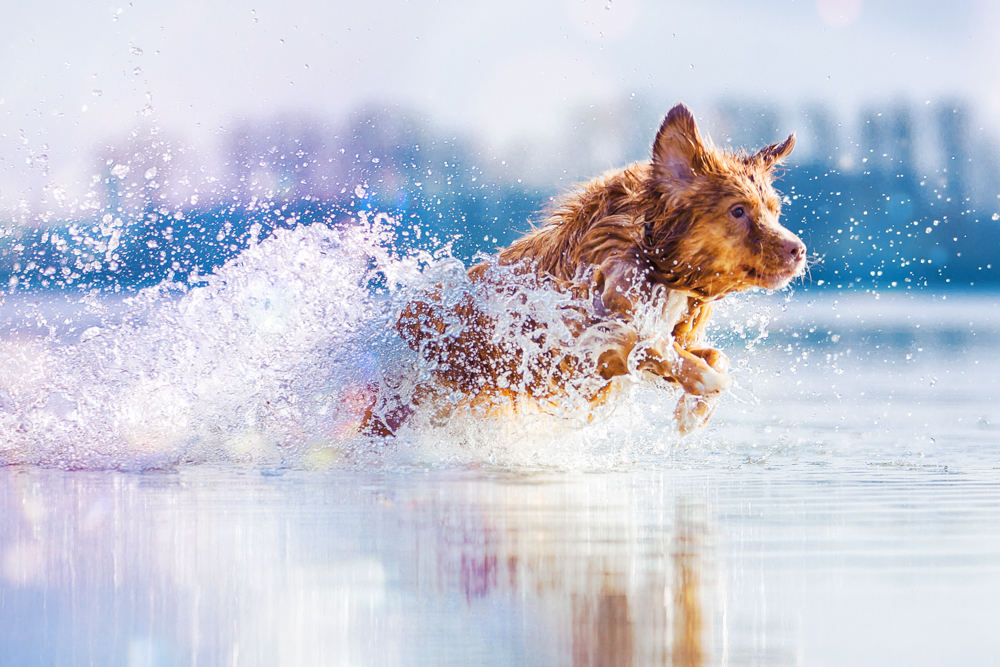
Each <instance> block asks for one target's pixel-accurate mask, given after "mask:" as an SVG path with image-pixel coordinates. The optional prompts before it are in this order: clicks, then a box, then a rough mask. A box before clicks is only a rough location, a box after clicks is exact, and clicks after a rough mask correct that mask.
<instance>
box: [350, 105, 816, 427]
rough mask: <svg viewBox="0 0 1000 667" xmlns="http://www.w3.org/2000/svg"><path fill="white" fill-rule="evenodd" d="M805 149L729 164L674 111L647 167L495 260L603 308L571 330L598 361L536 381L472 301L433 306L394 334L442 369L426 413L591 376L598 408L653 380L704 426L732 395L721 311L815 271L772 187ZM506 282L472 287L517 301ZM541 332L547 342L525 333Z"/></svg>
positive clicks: (394, 420)
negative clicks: (711, 324)
mask: <svg viewBox="0 0 1000 667" xmlns="http://www.w3.org/2000/svg"><path fill="white" fill-rule="evenodd" d="M794 143H795V139H794V135H793V136H789V137H788V139H786V140H785V141H783V142H780V143H776V144H773V145H770V146H767V147H766V148H764V149H762V150H760V151H758V152H757V153H754V154H748V153H730V152H725V151H722V150H718V149H716V148H714V147H713V146H712V145H711V144H710V143H709V142H707V141H706V140H705V139H703V138H702V137H701V135H700V134H699V132H698V128H697V126H696V124H695V120H694V117H693V115H692V114H691V112H690V111H689V110H688V109H687V107H685V106H683V105H677V106H676V107H674V108H673V109H671V111H670V113H669V114H668V115H667V117H666V118H665V119H664V121H663V123H662V125H661V127H660V129H659V131H658V132H657V135H656V138H655V139H654V142H653V151H652V159H651V160H650V161H649V162H645V163H638V164H633V165H630V166H628V167H626V168H624V169H620V170H617V171H614V172H610V173H608V174H605V175H604V176H601V177H599V178H597V179H595V180H593V181H591V182H589V183H586V184H584V185H582V186H581V187H579V188H578V189H576V190H575V191H573V192H571V193H569V194H568V195H567V196H566V197H564V198H563V199H562V201H561V202H560V203H559V204H558V205H557V206H556V207H555V208H554V209H553V210H552V211H550V212H549V214H548V215H547V219H546V220H545V223H544V224H543V225H542V226H541V227H539V228H538V229H536V230H534V231H532V232H530V233H528V234H526V235H525V236H523V237H521V238H520V239H518V240H517V241H515V242H514V243H513V244H512V245H511V246H510V247H508V248H506V249H504V250H502V251H501V252H500V253H499V255H498V257H497V262H498V263H499V264H500V265H502V266H508V267H515V271H514V272H513V274H514V275H517V276H519V278H518V279H519V280H522V279H523V280H531V281H542V282H544V283H545V284H546V285H548V286H550V287H551V288H552V289H556V290H562V291H567V292H570V293H572V294H573V295H574V296H578V297H581V298H585V299H589V300H590V301H591V302H592V303H593V304H594V308H593V310H592V311H590V312H588V313H586V314H581V313H575V314H574V315H575V317H573V318H570V320H571V321H572V326H573V327H575V329H574V333H575V335H578V336H581V337H585V340H586V341H587V343H588V347H589V349H590V350H591V351H592V354H590V355H588V356H590V357H591V358H590V359H589V360H588V359H581V358H580V356H579V355H572V354H561V353H560V352H559V351H550V352H548V353H547V357H546V358H545V359H542V360H539V363H536V364H533V365H532V368H537V372H535V371H529V375H530V376H529V377H525V374H524V373H523V372H522V370H520V369H522V368H523V366H522V365H521V364H520V357H519V351H518V350H511V349H510V346H509V345H504V344H503V342H502V341H501V342H497V341H494V340H492V338H491V336H490V335H489V332H490V331H491V324H492V323H491V321H490V320H489V318H488V317H487V316H486V315H484V314H483V312H482V311H481V310H479V309H478V308H477V305H476V303H475V299H474V298H473V297H472V296H471V295H466V296H465V297H464V298H463V299H462V300H461V301H460V302H459V303H458V304H457V305H454V306H450V307H449V309H448V311H447V312H445V311H444V310H442V308H444V306H442V301H441V295H440V294H429V295H428V296H427V298H426V299H425V300H421V301H415V302H413V303H411V304H410V305H409V306H408V307H407V308H406V309H405V310H404V311H403V313H402V314H401V315H400V318H399V320H398V322H397V324H396V328H397V330H398V331H399V333H400V335H401V336H402V337H403V338H404V340H406V341H407V342H408V343H409V344H410V345H411V347H413V348H414V349H416V350H419V351H420V352H421V353H422V354H423V355H424V356H425V357H426V358H428V359H429V360H430V361H432V362H433V363H434V364H435V366H436V368H437V370H436V377H435V380H436V384H437V386H438V388H437V389H435V388H432V387H430V386H427V387H424V388H422V389H421V390H420V391H419V392H418V395H417V396H416V398H415V400H416V401H417V402H420V401H426V400H434V396H435V395H436V394H439V393H440V392H441V391H442V390H446V391H448V392H455V391H457V392H460V393H462V394H464V395H465V396H467V397H468V400H469V402H471V403H476V404H480V405H481V404H496V403H497V402H498V400H499V399H515V400H516V399H518V398H521V396H519V394H523V393H527V394H528V395H529V396H530V397H531V398H532V399H534V400H543V401H558V400H559V397H560V395H561V394H562V393H563V391H564V387H565V386H566V384H567V383H570V382H571V381H572V380H573V378H574V377H576V376H577V375H579V374H581V373H590V374H594V375H596V376H597V378H599V380H600V382H598V384H599V385H600V387H601V388H600V389H598V390H597V391H594V392H593V395H592V396H591V400H592V401H593V402H594V403H598V402H600V401H602V400H604V398H605V397H606V395H607V390H608V389H609V388H610V386H611V383H612V381H613V380H614V378H616V377H618V376H623V375H628V374H633V373H634V371H641V372H646V373H651V374H653V375H654V376H657V377H659V378H663V379H665V380H668V381H670V382H674V383H677V384H679V385H680V386H681V388H682V389H683V390H684V392H685V395H684V396H683V397H682V398H681V401H680V403H678V408H677V411H676V413H675V414H676V416H677V419H678V425H679V427H680V429H681V430H682V431H687V430H690V429H691V428H695V427H697V426H700V425H701V424H703V423H704V421H705V420H706V419H707V418H708V416H709V414H710V413H711V411H712V409H713V408H714V404H715V399H716V398H717V397H718V395H719V394H720V393H721V392H722V391H723V390H725V389H726V388H727V387H728V385H729V376H728V361H727V360H726V357H725V355H723V354H722V353H721V352H719V351H718V350H715V349H712V348H708V347H705V345H704V332H705V327H706V325H707V323H708V321H709V319H710V316H711V310H712V304H713V303H714V302H715V301H717V300H718V299H720V298H722V297H724V296H726V295H727V294H730V293H733V292H737V291H740V290H744V289H747V288H749V287H763V288H779V287H782V286H784V285H785V284H787V283H788V281H789V280H791V279H793V278H794V277H796V276H798V275H800V274H801V272H802V271H803V269H804V267H805V246H804V245H803V244H802V242H801V241H799V240H798V238H797V237H796V236H795V235H794V234H792V233H791V232H790V231H788V230H787V229H785V228H784V227H782V226H781V225H780V224H779V223H778V216H779V214H780V209H781V200H780V198H779V197H778V195H777V193H776V192H775V191H774V188H773V186H772V179H773V172H774V169H775V166H776V165H777V164H778V163H779V162H780V161H781V160H782V159H784V158H785V157H786V156H787V155H788V154H789V153H790V152H791V150H792V148H793V146H794ZM738 213H742V215H739V216H737V214H738ZM494 268H495V267H491V266H490V265H488V264H480V265H477V266H475V267H473V268H472V269H470V271H469V276H470V278H471V279H472V280H473V282H474V283H476V284H479V285H480V286H483V285H485V286H486V288H488V289H495V290H505V289H511V288H512V286H511V285H510V284H506V283H508V282H509V281H511V280H512V278H511V275H512V274H511V272H509V271H508V272H507V273H502V272H497V271H496V270H494ZM650 306H651V307H652V310H653V311H654V312H655V313H657V317H656V318H654V320H655V321H654V322H653V323H652V324H650V322H649V321H648V318H646V321H645V322H639V321H638V320H637V319H636V313H637V312H638V311H639V310H642V311H643V312H647V311H648V310H649V307H650ZM445 320H451V321H454V320H458V321H460V322H461V323H462V325H463V326H462V327H461V332H460V333H459V334H457V335H452V334H447V333H446V325H445ZM532 326H534V327H538V328H540V329H544V327H542V326H541V325H539V324H538V323H535V322H529V323H527V324H526V327H527V328H529V329H530V328H531V327H532ZM528 333H529V334H532V335H544V330H540V331H529V332H528ZM597 378H595V379H597ZM511 386H515V387H517V388H518V389H516V390H512V389H510V387H511ZM382 404H383V408H384V404H385V401H384V400H383V401H382ZM381 412H382V413H381V416H376V415H375V414H374V410H373V409H370V410H369V412H368V414H367V415H366V418H365V428H367V429H368V430H370V431H373V432H380V433H389V432H392V431H393V430H394V429H395V428H396V427H397V426H398V424H399V423H400V422H402V421H403V420H404V419H405V418H406V416H408V414H409V412H410V408H409V406H406V405H399V406H395V407H390V408H388V409H387V410H386V409H383V410H382V411H381Z"/></svg>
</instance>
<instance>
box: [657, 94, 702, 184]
mask: <svg viewBox="0 0 1000 667" xmlns="http://www.w3.org/2000/svg"><path fill="white" fill-rule="evenodd" d="M707 153H708V151H707V149H706V148H705V143H704V142H703V141H702V139H701V135H700V134H698V126H697V125H696V124H695V122H694V114H692V113H691V110H690V109H688V108H687V107H686V106H684V105H683V104H678V105H677V106H675V107H674V108H673V109H671V110H670V112H669V113H668V114H667V117H666V118H664V119H663V123H662V124H661V125H660V129H659V131H658V132H657V133H656V139H655V140H654V141H653V177H654V178H655V179H656V180H657V182H658V183H659V184H662V185H663V186H666V187H668V188H671V187H685V186H687V185H689V184H690V183H691V182H692V181H693V180H694V179H695V178H696V177H697V176H698V175H699V174H701V173H702V172H703V170H704V167H705V157H706V155H707Z"/></svg>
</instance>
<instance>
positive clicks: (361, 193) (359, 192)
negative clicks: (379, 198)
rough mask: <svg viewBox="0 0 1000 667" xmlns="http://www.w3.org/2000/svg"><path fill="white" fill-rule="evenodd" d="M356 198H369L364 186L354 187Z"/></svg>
mask: <svg viewBox="0 0 1000 667" xmlns="http://www.w3.org/2000/svg"><path fill="white" fill-rule="evenodd" d="M354 196H355V197H357V198H358V199H364V198H365V197H367V196H368V192H367V191H366V190H365V188H364V186H362V185H355V186H354Z"/></svg>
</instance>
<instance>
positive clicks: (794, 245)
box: [785, 238, 806, 264]
mask: <svg viewBox="0 0 1000 667" xmlns="http://www.w3.org/2000/svg"><path fill="white" fill-rule="evenodd" d="M785 255H786V256H787V257H788V259H789V261H790V262H791V263H793V264H797V263H799V262H801V261H802V260H803V259H804V258H805V256H806V244H805V243H803V242H802V241H800V240H799V239H796V238H792V239H788V240H787V241H785Z"/></svg>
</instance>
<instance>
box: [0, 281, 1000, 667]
mask: <svg viewBox="0 0 1000 667" xmlns="http://www.w3.org/2000/svg"><path fill="white" fill-rule="evenodd" d="M754 299H757V300H760V302H761V303H764V302H766V303H767V304H769V305H768V306H767V308H768V309H769V312H771V314H772V315H773V318H774V321H773V322H772V323H771V325H770V328H769V331H770V334H769V335H768V336H767V337H766V338H764V339H763V340H762V341H760V342H758V343H756V344H754V345H751V346H750V348H749V349H746V350H743V349H738V350H734V349H733V347H734V346H736V344H737V343H736V341H737V339H736V338H727V336H726V334H725V331H722V332H720V333H719V337H720V339H721V343H722V346H723V347H724V348H725V349H726V350H727V351H728V352H732V354H731V356H733V358H734V361H735V362H736V365H737V368H738V371H737V380H738V382H739V384H738V386H737V388H736V389H735V390H734V392H733V395H732V396H731V397H729V398H728V399H727V401H726V402H725V403H724V404H723V406H722V407H721V408H720V410H719V412H718V413H717V415H716V416H715V418H714V420H713V423H712V426H710V428H709V429H708V430H707V431H705V432H703V433H701V434H699V435H698V436H696V437H694V438H690V439H687V440H683V441H679V442H678V441H676V439H673V438H672V437H671V436H669V434H667V433H666V430H665V429H666V426H665V425H664V431H663V433H664V434H663V435H662V438H661V440H662V441H663V443H664V444H662V446H660V447H650V446H645V445H644V446H643V447H636V445H635V440H636V439H637V437H638V436H637V435H636V433H637V432H638V431H639V430H640V426H634V427H630V426H629V423H630V422H629V418H630V417H629V415H630V414H631V413H629V412H628V411H626V414H625V418H618V419H617V421H616V417H615V416H614V415H612V416H611V417H609V420H608V422H607V423H608V424H611V425H612V426H613V428H608V427H607V425H605V427H604V428H603V429H601V428H599V427H597V426H595V427H594V428H595V429H598V431H596V433H597V435H594V436H593V437H591V438H589V439H588V438H583V439H582V440H580V442H582V443H583V444H582V445H580V449H581V451H580V452H579V455H578V456H570V455H567V454H566V453H565V452H562V453H561V454H560V456H559V457H557V458H554V459H553V460H547V459H546V458H545V456H544V454H543V455H538V452H537V451H534V450H542V451H543V452H544V451H545V450H547V449H548V448H551V449H554V450H560V447H565V443H566V442H573V443H576V442H577V440H574V439H573V438H577V439H579V434H570V435H567V434H560V433H556V432H554V433H552V434H551V435H548V436H546V435H544V434H542V435H537V434H536V436H535V437H534V438H533V439H530V440H528V441H526V442H522V443H521V444H519V445H518V446H519V447H520V449H519V450H518V452H517V453H516V454H514V453H511V452H510V451H504V450H503V447H504V445H505V443H503V442H499V443H492V444H491V445H490V446H491V447H494V449H489V450H488V452H486V451H484V452H480V453H479V455H478V456H477V455H476V453H475V452H473V453H471V454H470V453H469V452H468V451H466V450H469V449H472V450H475V449H476V448H477V447H483V446H484V445H483V442H482V439H481V438H480V439H479V440H476V439H473V440H472V441H471V444H469V443H465V444H462V443H453V445H454V446H453V447H452V448H451V449H448V450H445V451H446V453H442V451H441V450H440V449H436V448H433V447H431V448H427V447H424V448H422V449H421V452H422V453H421V454H420V455H414V456H407V457H404V458H400V457H392V456H388V455H386V456H384V457H380V456H375V457H374V458H373V459H372V460H366V461H363V462H358V461H354V462H344V461H337V460H333V459H330V460H328V461H326V462H325V463H324V464H323V465H319V464H315V463H314V464H313V465H310V466H301V465H299V466H283V465H274V464H273V462H269V461H266V462H264V463H261V462H260V461H251V462H247V463H240V462H239V461H236V460H224V461H209V462H207V463H201V464H186V465H185V464H181V465H175V466H167V468H168V469H167V470H159V471H157V470H147V471H145V472H115V471H108V470H72V471H67V470H61V469H54V468H51V467H40V466H34V465H25V464H18V465H8V466H6V467H3V468H0V663H2V664H11V665H51V664H67V665H76V664H94V665H187V664H198V665H223V664H225V665H229V664H234V665H235V664H238V665H258V664H259V665H272V664H285V665H300V664H301V665H338V664H344V665H361V664H392V665H397V664H401V665H425V664H430V665H439V664H455V665H467V664H496V665H510V664H537V665H551V664H591V665H600V664H615V665H625V664H636V665H645V664H661V663H670V664H682V665H697V664H727V665H744V664H759V665H785V664H790V665H795V664H808V665H817V664H819V665H822V664H830V665H845V664H850V665H858V664H871V665H885V664H907V665H917V664H925V665H941V664H951V665H957V664H1000V633H997V632H996V628H997V627H998V625H1000V400H998V398H1000V379H998V374H997V371H998V369H1000V363H998V362H1000V307H998V305H997V304H998V300H997V299H996V298H995V297H994V296H993V295H985V296H964V297H963V296H958V295H953V296H949V297H948V298H947V299H946V300H941V299H940V298H939V297H938V298H934V297H930V296H921V297H912V296H907V297H896V298H890V297H887V296H883V297H882V298H880V299H874V298H873V297H871V296H868V295H841V296H836V295H828V294H824V295H819V296H813V295H810V294H799V295H796V296H794V297H793V298H792V299H791V301H790V302H788V303H786V301H785V299H784V298H783V297H778V298H769V297H763V296H757V297H754ZM750 303H756V302H755V301H752V302H750ZM744 316H745V312H744V311H738V312H736V313H735V314H733V315H732V317H733V318H735V319H736V320H740V319H741V318H742V319H746V318H745V317H744ZM23 336H24V334H23V333H22V337H23ZM744 339H745V337H743V338H740V339H739V340H740V341H742V340H744ZM739 346H740V348H742V346H743V343H742V342H739ZM660 400H663V399H662V395H660V394H656V393H653V394H649V395H641V396H639V397H638V398H636V399H635V405H633V409H638V410H640V411H642V410H646V411H648V410H649V409H651V406H653V405H654V403H655V402H656V401H660ZM636 406H638V408H636ZM641 428H642V429H647V428H648V425H643V426H642V427H641ZM643 432H644V433H645V431H643ZM493 433H494V435H496V433H499V431H494V432H493ZM433 437H445V436H442V435H440V434H438V435H436V436H433ZM546 438H549V440H546ZM643 438H644V439H643V442H644V443H645V442H646V439H648V435H643ZM411 444H412V443H402V444H397V445H395V447H393V446H392V445H389V444H384V445H383V446H384V447H385V448H386V449H387V450H389V449H393V448H395V449H406V448H408V447H410V446H411ZM39 446H44V443H40V445H39ZM574 446H576V445H575V444H574ZM619 446H620V448H622V449H629V448H632V450H633V451H632V452H631V454H630V455H629V456H627V457H624V458H614V457H611V458H608V457H607V456H606V452H607V451H608V450H613V449H615V448H616V447H619ZM496 448H499V449H496ZM526 449H527V450H529V451H528V453H527V454H525V450H526ZM456 451H465V454H464V455H456V454H455V452H456ZM497 451H500V452H501V454H502V456H500V457H498V456H497ZM560 451H561V450H560ZM334 458H335V457H334ZM310 460H311V459H310ZM491 461H492V463H491Z"/></svg>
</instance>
